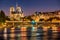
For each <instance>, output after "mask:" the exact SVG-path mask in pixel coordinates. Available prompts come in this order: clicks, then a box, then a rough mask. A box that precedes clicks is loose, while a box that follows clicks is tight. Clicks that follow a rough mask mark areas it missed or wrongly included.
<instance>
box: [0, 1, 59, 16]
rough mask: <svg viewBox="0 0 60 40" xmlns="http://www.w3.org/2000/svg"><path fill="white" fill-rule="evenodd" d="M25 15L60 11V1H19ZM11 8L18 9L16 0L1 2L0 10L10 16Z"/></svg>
mask: <svg viewBox="0 0 60 40" xmlns="http://www.w3.org/2000/svg"><path fill="white" fill-rule="evenodd" d="M17 3H18V5H19V6H20V7H21V8H22V10H23V12H24V15H26V16H27V15H32V14H33V13H34V12H36V11H37V12H47V11H56V10H60V0H17ZM11 6H14V7H16V0H0V10H3V11H4V12H5V14H6V15H9V9H10V7H11Z"/></svg>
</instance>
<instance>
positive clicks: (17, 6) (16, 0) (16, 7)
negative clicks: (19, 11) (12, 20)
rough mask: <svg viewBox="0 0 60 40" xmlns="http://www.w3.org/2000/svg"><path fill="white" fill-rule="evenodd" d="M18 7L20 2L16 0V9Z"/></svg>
mask: <svg viewBox="0 0 60 40" xmlns="http://www.w3.org/2000/svg"><path fill="white" fill-rule="evenodd" d="M17 7H18V2H17V0H16V8H17Z"/></svg>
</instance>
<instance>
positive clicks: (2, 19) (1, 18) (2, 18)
mask: <svg viewBox="0 0 60 40" xmlns="http://www.w3.org/2000/svg"><path fill="white" fill-rule="evenodd" d="M0 22H5V13H4V12H3V11H2V10H1V11H0Z"/></svg>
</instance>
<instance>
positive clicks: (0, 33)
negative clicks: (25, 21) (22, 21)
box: [0, 26, 60, 40]
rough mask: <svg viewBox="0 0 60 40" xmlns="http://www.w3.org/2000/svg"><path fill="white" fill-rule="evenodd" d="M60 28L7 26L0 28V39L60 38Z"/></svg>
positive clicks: (39, 39)
mask: <svg viewBox="0 0 60 40" xmlns="http://www.w3.org/2000/svg"><path fill="white" fill-rule="evenodd" d="M53 28H54V29H53ZM59 28H60V27H56V28H55V27H45V28H44V27H42V26H38V27H31V26H28V27H21V28H18V27H13V28H5V29H3V30H0V40H60V29H59ZM45 29H46V30H45Z"/></svg>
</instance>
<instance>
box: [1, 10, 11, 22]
mask: <svg viewBox="0 0 60 40" xmlns="http://www.w3.org/2000/svg"><path fill="white" fill-rule="evenodd" d="M6 20H10V19H9V18H8V17H7V16H6V15H5V13H4V11H3V10H1V11H0V22H5V21H6Z"/></svg>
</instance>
